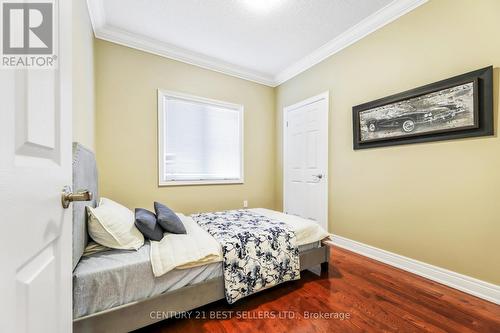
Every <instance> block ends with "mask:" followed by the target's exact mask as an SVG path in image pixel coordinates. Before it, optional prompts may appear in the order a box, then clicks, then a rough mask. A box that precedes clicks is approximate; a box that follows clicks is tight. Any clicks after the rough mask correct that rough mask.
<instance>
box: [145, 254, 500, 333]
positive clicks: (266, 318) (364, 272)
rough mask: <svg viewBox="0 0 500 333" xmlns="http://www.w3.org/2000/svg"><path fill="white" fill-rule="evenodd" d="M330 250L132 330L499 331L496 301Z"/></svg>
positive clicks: (499, 311)
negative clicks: (288, 271)
mask: <svg viewBox="0 0 500 333" xmlns="http://www.w3.org/2000/svg"><path fill="white" fill-rule="evenodd" d="M330 253H331V259H330V270H329V272H328V274H323V275H322V276H318V275H316V274H314V273H311V272H302V279H301V280H299V281H294V282H289V283H285V284H283V285H280V286H277V287H275V288H273V289H270V290H267V291H264V292H262V293H259V294H255V295H252V296H250V297H247V298H245V299H243V300H240V301H238V302H236V304H233V305H228V304H227V303H226V302H225V301H219V302H216V303H213V304H210V305H207V306H205V307H202V308H200V309H197V310H194V311H192V312H190V313H188V314H187V315H190V316H191V317H192V318H191V319H167V320H164V321H162V322H159V323H157V324H155V325H152V326H149V327H146V328H144V329H142V330H140V331H137V332H143V333H145V332H150V333H152V332H157V333H160V332H164V333H166V332H169V333H171V332H181V333H190V332H264V333H275V332H287V333H294V332H342V333H344V332H497V333H498V332H500V306H498V305H495V304H493V303H490V302H487V301H483V300H481V299H479V298H476V297H474V296H470V295H468V294H465V293H462V292H460V291H458V290H455V289H452V288H448V287H446V286H443V285H441V284H438V283H435V282H433V281H430V280H426V279H424V278H421V277H419V276H416V275H413V274H411V273H408V272H405V271H402V270H399V269H397V268H393V267H391V266H388V265H385V264H382V263H380V262H377V261H374V260H371V259H369V258H366V257H363V256H360V255H357V254H355V253H352V252H349V251H346V250H343V249H341V248H338V247H333V248H332V249H331V251H330ZM342 314H343V315H344V317H343V319H342V318H341V317H342ZM196 315H198V316H205V317H206V318H205V319H194V317H195V316H196ZM216 315H219V316H220V317H219V318H221V317H223V316H226V317H227V318H226V319H210V316H212V317H213V316H216ZM312 315H314V316H315V318H312V319H308V318H307V316H309V317H311V316H312ZM321 316H323V317H321ZM325 316H330V318H325ZM347 316H349V317H348V318H347Z"/></svg>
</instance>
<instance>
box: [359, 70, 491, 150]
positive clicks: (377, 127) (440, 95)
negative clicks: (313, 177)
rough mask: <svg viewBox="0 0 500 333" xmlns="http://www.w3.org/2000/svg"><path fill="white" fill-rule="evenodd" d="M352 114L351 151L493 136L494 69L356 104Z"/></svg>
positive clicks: (476, 71) (473, 72)
mask: <svg viewBox="0 0 500 333" xmlns="http://www.w3.org/2000/svg"><path fill="white" fill-rule="evenodd" d="M352 110H353V148H354V149H355V150H357V149H365V148H374V147H384V146H392V145H402V144H411V143H421V142H430V141H441V140H451V139H459V138H468V137H477V136H488V135H493V134H494V126H493V67H492V66H489V67H485V68H482V69H479V70H475V71H472V72H469V73H465V74H462V75H458V76H455V77H452V78H449V79H445V80H442V81H438V82H435V83H431V84H428V85H425V86H422V87H418V88H415V89H411V90H408V91H405V92H402V93H398V94H395V95H391V96H388V97H384V98H381V99H378V100H375V101H371V102H368V103H364V104H360V105H357V106H354V107H353V109H352Z"/></svg>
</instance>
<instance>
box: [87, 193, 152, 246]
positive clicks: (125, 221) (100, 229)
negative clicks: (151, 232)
mask: <svg viewBox="0 0 500 333" xmlns="http://www.w3.org/2000/svg"><path fill="white" fill-rule="evenodd" d="M87 210H88V213H89V219H88V230H89V235H90V237H92V239H93V240H94V241H95V242H96V243H99V244H101V245H104V246H107V247H110V248H112V249H122V250H137V249H139V248H140V247H141V246H142V245H143V244H144V236H143V235H142V234H141V232H140V231H139V229H137V228H136V226H135V224H134V222H135V216H134V213H133V212H132V211H131V210H130V209H128V208H127V207H124V206H122V205H120V204H119V203H116V202H114V201H113V200H110V199H106V198H101V201H100V202H99V206H97V207H96V208H92V207H87Z"/></svg>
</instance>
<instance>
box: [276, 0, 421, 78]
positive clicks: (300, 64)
mask: <svg viewBox="0 0 500 333" xmlns="http://www.w3.org/2000/svg"><path fill="white" fill-rule="evenodd" d="M427 1H428V0H395V1H393V2H391V3H390V4H388V5H387V6H385V7H383V8H381V9H380V10H378V11H376V12H375V13H373V14H372V15H370V16H368V17H367V18H365V19H363V20H362V21H361V22H359V23H358V24H356V25H355V26H353V27H351V28H349V29H348V30H346V31H345V32H343V33H342V34H341V35H339V36H338V37H336V38H334V39H332V40H330V41H329V42H328V43H326V44H324V45H323V46H321V47H320V48H318V49H316V50H315V51H313V52H311V53H310V54H308V55H307V56H305V57H303V58H302V59H300V60H299V61H297V62H295V63H294V64H292V65H290V66H288V67H287V68H286V69H284V70H283V71H282V72H280V73H279V74H278V75H276V77H275V79H274V81H275V84H276V85H277V86H278V85H280V84H282V83H284V82H286V81H288V80H290V79H291V78H293V77H295V76H297V75H299V74H300V73H302V72H304V71H306V70H307V69H309V68H311V67H312V66H314V65H316V64H318V63H320V62H321V61H323V60H325V59H326V58H328V57H330V56H332V55H334V54H335V53H337V52H340V51H341V50H343V49H345V48H346V47H348V46H349V45H351V44H353V43H355V42H357V41H359V40H360V39H362V38H364V37H366V36H368V35H369V34H371V33H372V32H375V31H377V30H378V29H380V28H382V27H383V26H385V25H387V24H389V23H391V22H392V21H394V20H396V19H398V18H399V17H401V16H403V15H405V14H406V13H408V12H410V11H412V10H413V9H415V8H417V7H419V6H421V5H423V4H424V3H426V2H427Z"/></svg>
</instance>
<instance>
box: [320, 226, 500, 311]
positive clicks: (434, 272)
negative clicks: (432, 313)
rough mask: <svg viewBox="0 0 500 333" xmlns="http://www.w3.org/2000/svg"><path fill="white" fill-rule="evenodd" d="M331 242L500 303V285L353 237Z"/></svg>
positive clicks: (334, 238) (334, 236) (332, 237)
mask: <svg viewBox="0 0 500 333" xmlns="http://www.w3.org/2000/svg"><path fill="white" fill-rule="evenodd" d="M330 239H331V243H332V244H333V245H336V246H338V247H341V248H344V249H346V250H349V251H352V252H356V253H358V254H361V255H363V256H366V257H368V258H372V259H374V260H377V261H381V262H383V263H386V264H388V265H391V266H394V267H397V268H400V269H402V270H405V271H408V272H411V273H413V274H416V275H420V276H422V277H424V278H427V279H429V280H433V281H436V282H439V283H441V284H444V285H446V286H448V287H451V288H454V289H458V290H460V291H463V292H464V293H467V294H471V295H474V296H476V297H479V298H482V299H485V300H487V301H490V302H493V303H495V304H498V305H500V286H498V285H495V284H492V283H488V282H485V281H481V280H478V279H475V278H472V277H470V276H467V275H463V274H459V273H456V272H453V271H450V270H447V269H444V268H440V267H437V266H433V265H430V264H426V263H424V262H421V261H418V260H415V259H411V258H408V257H404V256H402V255H399V254H396V253H392V252H389V251H385V250H382V249H379V248H376V247H373V246H370V245H366V244H363V243H360V242H356V241H353V240H351V239H348V238H345V237H341V236H337V235H331V236H330Z"/></svg>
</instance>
